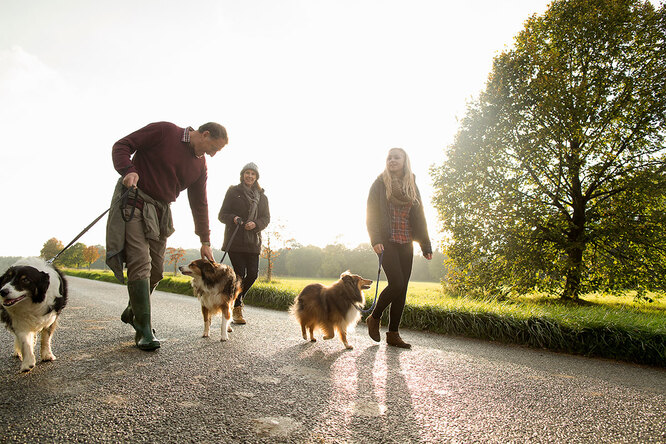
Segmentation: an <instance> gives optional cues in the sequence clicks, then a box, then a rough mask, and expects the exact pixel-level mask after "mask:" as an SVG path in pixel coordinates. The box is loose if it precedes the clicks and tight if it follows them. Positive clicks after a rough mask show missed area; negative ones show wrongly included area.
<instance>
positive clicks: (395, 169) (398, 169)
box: [386, 150, 405, 174]
mask: <svg viewBox="0 0 666 444" xmlns="http://www.w3.org/2000/svg"><path fill="white" fill-rule="evenodd" d="M386 168H387V169H388V170H389V173H391V174H402V172H403V171H404V168H405V155H404V154H402V152H401V151H399V150H391V151H389V153H388V157H386Z"/></svg>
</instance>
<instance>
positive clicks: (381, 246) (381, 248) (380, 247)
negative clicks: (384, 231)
mask: <svg viewBox="0 0 666 444" xmlns="http://www.w3.org/2000/svg"><path fill="white" fill-rule="evenodd" d="M372 249H373V250H375V253H377V254H381V253H382V252H383V251H384V244H377V245H374V246H373V247H372Z"/></svg>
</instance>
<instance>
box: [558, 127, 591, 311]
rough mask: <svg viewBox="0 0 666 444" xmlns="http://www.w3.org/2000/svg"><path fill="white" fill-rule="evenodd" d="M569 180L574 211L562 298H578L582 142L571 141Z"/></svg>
mask: <svg viewBox="0 0 666 444" xmlns="http://www.w3.org/2000/svg"><path fill="white" fill-rule="evenodd" d="M567 166H568V168H569V182H570V184H571V198H572V199H571V200H572V204H573V213H572V215H571V221H570V228H569V232H568V233H567V240H568V244H567V246H566V248H565V252H566V255H567V269H566V278H567V280H566V283H565V284H564V292H563V293H562V298H564V299H574V300H578V298H579V296H580V292H581V277H582V274H583V253H584V252H585V246H586V239H585V208H586V204H587V202H586V200H585V197H584V196H583V191H582V186H581V182H580V170H581V160H580V142H579V141H577V140H574V141H572V142H571V154H570V155H569V157H568V165H567Z"/></svg>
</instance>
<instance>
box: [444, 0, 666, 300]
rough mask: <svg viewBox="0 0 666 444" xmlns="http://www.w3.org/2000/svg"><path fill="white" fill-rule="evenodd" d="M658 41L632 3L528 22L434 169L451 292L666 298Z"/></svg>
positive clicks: (584, 0)
mask: <svg viewBox="0 0 666 444" xmlns="http://www.w3.org/2000/svg"><path fill="white" fill-rule="evenodd" d="M665 41H666V13H665V9H664V6H663V5H662V6H661V7H660V8H659V9H658V10H655V8H654V7H653V6H652V5H651V4H650V3H649V2H645V1H639V0H556V1H554V2H553V3H552V4H551V6H550V8H549V9H548V11H547V12H546V13H545V14H544V15H543V16H536V15H535V16H532V17H531V18H529V20H527V21H526V23H525V29H524V30H523V31H522V32H520V33H519V35H518V36H517V38H516V41H515V47H514V48H512V49H510V50H508V51H505V52H504V53H502V54H500V55H499V56H498V57H496V58H495V60H494V64H493V69H492V72H491V74H490V76H489V80H488V83H487V86H486V89H485V91H484V92H482V93H481V95H480V97H479V98H478V100H475V101H474V102H473V103H471V104H470V105H469V106H468V110H467V114H466V116H465V118H464V119H463V120H462V122H461V125H460V128H459V132H458V134H457V135H456V138H455V141H454V143H453V144H452V146H451V147H450V148H449V150H448V152H447V159H446V161H445V162H444V163H443V164H442V165H441V166H439V167H436V168H433V170H432V173H433V176H434V179H435V188H436V196H435V202H436V206H437V207H438V211H439V212H440V216H441V218H442V220H443V223H444V228H445V230H447V231H450V233H451V242H450V243H449V244H448V246H447V251H446V252H447V254H448V256H449V258H450V266H451V269H452V271H451V274H450V276H449V283H450V284H451V286H452V287H453V288H454V289H455V290H458V291H461V292H465V293H467V292H481V293H489V294H494V295H497V294H501V293H503V292H506V291H519V292H522V291H526V290H529V289H533V288H534V287H539V288H541V289H545V290H550V291H559V292H561V295H562V296H563V297H572V298H577V297H578V295H579V294H580V293H581V292H583V291H588V290H592V289H597V288H604V289H622V288H627V287H628V286H635V285H646V286H649V287H651V288H654V289H665V288H666V278H665V277H664V276H666V274H664V271H666V270H664V268H665V267H664V265H665V263H666V262H665V261H664V259H665V257H664V252H666V237H665V235H664V234H663V233H664V229H663V228H664V225H663V223H664V217H665V214H666V213H664V210H665V209H666V208H665V194H664V191H665V190H666V184H665V181H664V174H663V172H664V153H665V146H664V136H665V134H664V123H665V120H666V118H665V112H666V46H665V45H666V44H665Z"/></svg>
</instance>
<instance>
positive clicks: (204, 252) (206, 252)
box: [200, 245, 215, 262]
mask: <svg viewBox="0 0 666 444" xmlns="http://www.w3.org/2000/svg"><path fill="white" fill-rule="evenodd" d="M200 252H201V259H208V260H209V261H211V262H215V258H214V257H213V249H212V248H210V246H208V245H202V246H201V250H200Z"/></svg>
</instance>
